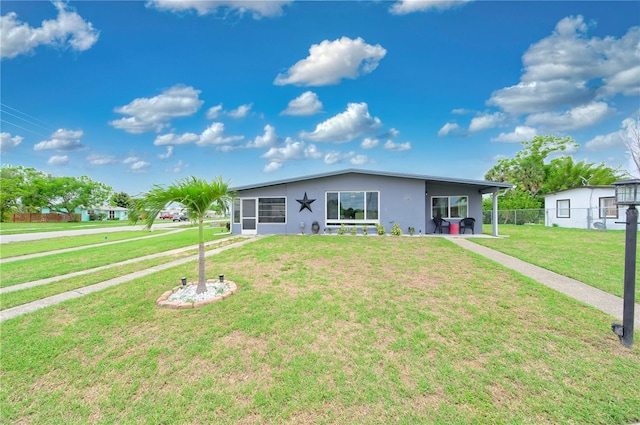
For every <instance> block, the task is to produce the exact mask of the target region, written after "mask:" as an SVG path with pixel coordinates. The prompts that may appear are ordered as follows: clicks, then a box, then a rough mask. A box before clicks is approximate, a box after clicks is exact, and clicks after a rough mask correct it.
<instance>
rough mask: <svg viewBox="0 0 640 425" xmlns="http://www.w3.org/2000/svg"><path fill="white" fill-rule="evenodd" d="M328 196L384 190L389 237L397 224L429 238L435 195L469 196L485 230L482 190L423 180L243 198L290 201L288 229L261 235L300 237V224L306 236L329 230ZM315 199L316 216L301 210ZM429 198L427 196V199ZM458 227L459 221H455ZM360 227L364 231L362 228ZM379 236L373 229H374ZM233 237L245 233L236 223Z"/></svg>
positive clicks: (318, 186)
mask: <svg viewBox="0 0 640 425" xmlns="http://www.w3.org/2000/svg"><path fill="white" fill-rule="evenodd" d="M327 191H378V192H379V202H380V209H379V223H380V224H382V225H383V226H384V227H385V229H386V230H387V232H389V231H390V230H391V228H392V227H393V223H394V222H398V224H399V225H400V228H401V229H402V231H403V232H404V233H407V230H408V228H409V227H413V228H415V230H416V234H418V232H419V231H421V232H422V233H423V234H424V233H432V232H433V230H434V225H433V221H432V220H431V219H432V217H431V197H432V196H438V195H440V196H458V195H466V196H469V216H471V217H474V218H476V220H477V221H476V229H475V231H476V233H478V232H481V230H482V220H481V218H482V196H481V195H480V194H479V193H478V192H477V190H475V189H474V190H470V189H469V187H468V186H464V185H454V184H429V185H428V186H427V185H426V183H425V181H423V180H419V179H408V178H402V177H388V176H375V175H366V174H346V175H337V176H329V177H323V178H317V179H313V180H305V181H300V182H290V183H286V184H280V185H275V186H267V187H261V188H257V189H249V190H242V191H239V192H238V193H237V195H238V197H240V198H259V197H279V196H283V197H285V198H286V209H287V218H286V220H287V221H286V223H285V224H261V223H258V224H257V226H258V227H257V233H259V234H298V233H300V224H301V223H304V225H305V232H306V233H311V224H312V223H313V221H317V222H318V223H319V224H320V232H322V231H324V229H325V227H326V219H325V200H326V197H325V193H326V192H327ZM305 192H306V194H307V197H308V198H309V199H315V201H314V202H313V203H312V204H311V209H312V210H313V212H309V210H307V209H304V210H302V211H300V203H298V202H297V201H296V200H297V199H302V198H303V197H304V194H305ZM425 193H426V195H425ZM451 221H453V222H456V221H457V220H455V219H452V220H451ZM358 227H359V226H358ZM369 230H370V232H373V229H372V228H371V229H369ZM232 232H233V233H240V232H241V226H240V224H232Z"/></svg>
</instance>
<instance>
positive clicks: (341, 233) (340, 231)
mask: <svg viewBox="0 0 640 425" xmlns="http://www.w3.org/2000/svg"><path fill="white" fill-rule="evenodd" d="M346 231H347V228H346V227H344V224H341V225H340V228H339V229H338V232H337V233H338V234H339V235H344V232H346Z"/></svg>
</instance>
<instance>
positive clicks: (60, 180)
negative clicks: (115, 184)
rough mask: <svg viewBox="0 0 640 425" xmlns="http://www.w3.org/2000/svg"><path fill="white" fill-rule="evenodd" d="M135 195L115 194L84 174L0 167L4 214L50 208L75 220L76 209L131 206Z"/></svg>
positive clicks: (0, 200) (0, 214)
mask: <svg viewBox="0 0 640 425" xmlns="http://www.w3.org/2000/svg"><path fill="white" fill-rule="evenodd" d="M130 205H131V197H130V196H129V195H128V194H127V193H125V192H120V193H114V191H113V189H112V188H111V187H110V186H107V185H105V184H104V183H100V182H97V181H94V180H92V179H90V178H89V177H87V176H81V177H66V176H62V177H58V176H52V175H50V174H46V173H44V172H42V171H39V170H36V169H35V168H30V167H23V166H17V167H14V166H11V165H3V166H2V168H0V217H1V219H2V221H4V220H5V218H6V215H7V214H8V213H12V212H17V213H35V212H41V211H42V209H43V208H48V209H49V210H50V211H51V212H58V213H62V214H68V215H69V220H70V221H74V220H75V219H76V216H75V215H74V211H75V210H76V208H86V209H92V208H100V207H104V206H114V207H123V208H129V207H130Z"/></svg>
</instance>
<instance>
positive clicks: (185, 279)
mask: <svg viewBox="0 0 640 425" xmlns="http://www.w3.org/2000/svg"><path fill="white" fill-rule="evenodd" d="M180 281H181V282H182V286H187V278H186V277H181V278H180Z"/></svg>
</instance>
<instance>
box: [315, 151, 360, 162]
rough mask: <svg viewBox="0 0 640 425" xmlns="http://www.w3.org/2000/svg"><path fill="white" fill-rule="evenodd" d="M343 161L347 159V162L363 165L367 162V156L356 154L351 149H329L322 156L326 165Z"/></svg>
mask: <svg viewBox="0 0 640 425" xmlns="http://www.w3.org/2000/svg"><path fill="white" fill-rule="evenodd" d="M345 161H349V163H351V164H352V165H364V164H367V163H368V162H369V157H368V156H366V155H356V153H355V152H353V151H351V152H338V151H331V152H329V153H327V154H325V156H324V163H325V164H327V165H332V164H337V163H341V162H345Z"/></svg>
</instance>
